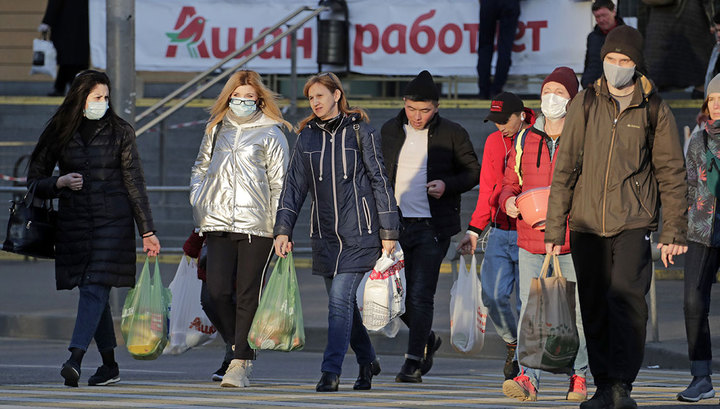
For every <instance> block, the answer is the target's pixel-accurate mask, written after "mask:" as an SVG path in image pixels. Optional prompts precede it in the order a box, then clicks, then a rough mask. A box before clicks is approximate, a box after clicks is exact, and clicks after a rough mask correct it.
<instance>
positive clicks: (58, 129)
mask: <svg viewBox="0 0 720 409" xmlns="http://www.w3.org/2000/svg"><path fill="white" fill-rule="evenodd" d="M98 84H103V85H107V87H108V92H109V91H110V78H108V76H107V75H106V74H105V73H104V72H100V71H95V70H85V71H83V72H81V73H79V74H78V75H77V76H76V77H75V79H74V80H73V82H72V84H71V85H70V91H68V94H67V96H66V97H65V99H64V100H63V102H62V104H60V106H59V107H58V109H57V111H55V113H54V114H53V116H52V117H51V118H50V120H49V121H48V123H47V125H45V129H44V130H43V131H42V133H41V134H40V139H38V143H37V145H35V149H34V150H33V153H32V155H31V156H30V161H31V162H32V161H34V160H35V159H37V157H38V155H39V154H40V152H42V151H43V150H44V149H50V150H51V151H52V152H56V154H59V153H60V152H61V151H62V149H63V148H64V147H65V146H66V145H67V144H68V142H70V139H72V137H73V135H74V134H75V132H76V131H77V129H78V127H80V122H82V119H83V110H84V109H85V101H87V97H88V95H90V92H91V91H92V90H93V88H95V86H96V85H98ZM108 104H109V107H108V110H107V112H106V113H105V117H106V118H108V119H109V120H110V123H111V124H112V125H113V126H115V125H117V124H118V121H119V119H120V118H119V117H118V116H117V114H115V111H113V108H112V104H110V102H109V101H108Z"/></svg>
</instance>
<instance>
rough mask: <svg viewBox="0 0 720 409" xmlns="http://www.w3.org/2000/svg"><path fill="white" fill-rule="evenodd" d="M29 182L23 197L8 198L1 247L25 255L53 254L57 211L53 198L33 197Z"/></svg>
mask: <svg viewBox="0 0 720 409" xmlns="http://www.w3.org/2000/svg"><path fill="white" fill-rule="evenodd" d="M35 188H36V183H32V184H31V185H30V186H29V188H28V192H27V193H26V194H25V197H24V198H23V200H22V201H14V200H11V201H10V202H11V205H10V219H9V220H8V226H7V235H6V236H5V237H6V238H5V242H4V243H3V250H5V251H9V252H11V253H16V254H22V255H24V256H31V257H40V258H55V228H56V227H55V226H56V223H57V211H55V209H54V208H53V205H52V200H46V201H43V200H40V199H36V198H35Z"/></svg>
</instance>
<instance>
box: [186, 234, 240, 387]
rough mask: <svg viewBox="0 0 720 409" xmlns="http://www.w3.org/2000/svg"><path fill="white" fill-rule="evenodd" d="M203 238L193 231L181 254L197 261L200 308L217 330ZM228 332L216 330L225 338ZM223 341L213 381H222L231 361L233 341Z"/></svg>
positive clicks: (218, 324) (219, 322)
mask: <svg viewBox="0 0 720 409" xmlns="http://www.w3.org/2000/svg"><path fill="white" fill-rule="evenodd" d="M205 237H206V236H201V235H199V234H197V232H195V231H193V232H192V233H191V234H190V236H189V237H188V238H187V240H185V243H184V244H183V253H185V254H186V255H188V257H190V258H194V259H196V260H197V278H198V280H200V281H202V287H201V289H200V305H201V306H202V309H203V311H204V312H205V315H207V317H208V319H209V320H210V322H211V323H212V325H213V326H214V327H215V329H216V330H217V329H218V327H219V326H220V325H222V321H221V320H220V317H219V316H218V313H217V310H216V309H215V306H214V305H213V303H212V300H211V299H210V291H209V290H208V287H207V278H206V277H207V271H206V268H207V245H205ZM233 285H234V283H233ZM233 298H234V297H233ZM233 322H234V319H233ZM229 332H230V331H227V330H223V331H220V330H218V333H220V337H223V336H226V335H227V334H228V333H229ZM223 341H224V342H225V357H224V358H223V362H222V364H221V365H220V368H218V370H217V371H215V372H213V374H212V376H211V377H210V378H211V379H212V380H213V381H222V380H223V376H225V372H227V369H228V367H229V366H230V362H231V361H232V359H233V349H232V346H233V343H234V342H235V340H234V339H225V338H223Z"/></svg>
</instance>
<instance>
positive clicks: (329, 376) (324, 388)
mask: <svg viewBox="0 0 720 409" xmlns="http://www.w3.org/2000/svg"><path fill="white" fill-rule="evenodd" d="M339 385H340V376H339V375H338V374H335V373H332V372H323V373H322V376H321V377H320V381H319V382H318V383H317V386H316V387H315V391H316V392H337V390H338V386H339Z"/></svg>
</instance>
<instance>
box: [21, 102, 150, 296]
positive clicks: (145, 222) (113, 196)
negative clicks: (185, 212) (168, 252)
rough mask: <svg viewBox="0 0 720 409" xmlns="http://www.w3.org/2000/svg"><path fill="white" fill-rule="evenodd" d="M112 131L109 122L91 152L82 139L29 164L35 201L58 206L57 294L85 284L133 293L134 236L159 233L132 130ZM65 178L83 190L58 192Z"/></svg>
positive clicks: (93, 141) (100, 125)
mask: <svg viewBox="0 0 720 409" xmlns="http://www.w3.org/2000/svg"><path fill="white" fill-rule="evenodd" d="M120 121H121V122H120V123H119V124H117V125H115V126H113V125H112V124H111V122H110V121H109V119H108V116H107V115H106V116H105V117H104V118H103V119H100V120H99V123H98V124H97V125H98V127H97V128H96V130H95V134H94V136H93V137H92V138H90V140H89V142H88V143H87V144H86V143H85V141H83V138H82V137H81V136H80V133H79V132H76V133H75V135H73V138H72V139H71V140H70V141H69V142H68V144H67V145H66V146H65V148H63V149H62V151H61V152H59V154H58V153H57V152H53V151H52V150H51V149H45V150H43V151H42V152H40V154H39V156H38V158H37V159H36V160H34V161H32V162H31V163H30V168H29V171H28V182H32V181H37V182H38V186H37V191H36V195H37V196H38V197H41V198H54V197H57V198H58V199H59V200H58V222H57V233H56V237H55V238H56V242H55V281H56V286H57V289H58V290H61V289H72V288H74V287H76V286H78V285H80V284H82V283H85V284H102V285H108V286H113V287H132V286H134V285H135V260H136V256H135V237H136V236H135V231H134V225H135V224H137V226H138V231H139V232H140V233H141V234H142V233H145V232H149V231H154V230H155V229H154V227H153V221H152V214H151V213H150V206H149V203H148V197H147V192H146V189H145V178H144V176H143V171H142V166H141V163H140V156H139V155H138V151H137V146H136V145H135V132H134V131H133V129H132V127H131V126H130V125H129V124H128V123H126V122H124V121H122V120H120ZM56 164H57V165H58V167H59V168H60V175H64V174H67V173H71V172H77V173H80V174H82V175H83V187H82V189H81V190H78V191H73V190H70V189H68V188H62V189H59V190H58V189H57V188H56V187H55V186H56V185H55V183H56V182H57V179H58V177H57V176H52V173H53V169H54V168H55V165H56Z"/></svg>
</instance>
